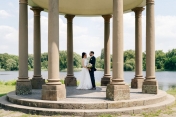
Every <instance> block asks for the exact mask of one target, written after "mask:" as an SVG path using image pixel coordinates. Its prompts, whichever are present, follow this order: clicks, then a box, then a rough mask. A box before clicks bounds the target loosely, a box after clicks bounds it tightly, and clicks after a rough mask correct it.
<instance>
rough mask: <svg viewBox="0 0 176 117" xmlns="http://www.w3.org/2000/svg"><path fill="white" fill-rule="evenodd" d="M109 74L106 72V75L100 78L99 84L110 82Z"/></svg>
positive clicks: (104, 84) (105, 84)
mask: <svg viewBox="0 0 176 117" xmlns="http://www.w3.org/2000/svg"><path fill="white" fill-rule="evenodd" d="M111 78H112V77H111V75H110V74H108V75H106V74H105V75H104V76H103V78H102V79H101V86H107V85H108V84H110V82H111Z"/></svg>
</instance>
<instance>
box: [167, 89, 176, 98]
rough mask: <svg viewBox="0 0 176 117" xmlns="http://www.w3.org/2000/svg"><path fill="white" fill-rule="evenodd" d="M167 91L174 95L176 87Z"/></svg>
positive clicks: (175, 94)
mask: <svg viewBox="0 0 176 117" xmlns="http://www.w3.org/2000/svg"><path fill="white" fill-rule="evenodd" d="M167 93H168V94H171V95H173V96H175V97H176V88H170V89H169V90H167Z"/></svg>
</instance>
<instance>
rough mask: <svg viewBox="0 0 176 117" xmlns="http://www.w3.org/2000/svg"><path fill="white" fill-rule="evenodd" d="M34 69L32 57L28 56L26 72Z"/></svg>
mask: <svg viewBox="0 0 176 117" xmlns="http://www.w3.org/2000/svg"><path fill="white" fill-rule="evenodd" d="M33 68H34V57H33V55H32V54H30V55H28V70H30V69H33Z"/></svg>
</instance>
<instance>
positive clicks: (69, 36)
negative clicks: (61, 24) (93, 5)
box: [64, 15, 77, 86]
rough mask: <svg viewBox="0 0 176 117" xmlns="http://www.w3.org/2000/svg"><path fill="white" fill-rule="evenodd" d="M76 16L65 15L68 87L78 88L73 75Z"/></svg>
mask: <svg viewBox="0 0 176 117" xmlns="http://www.w3.org/2000/svg"><path fill="white" fill-rule="evenodd" d="M74 17H75V16H74V15H65V18H66V19H67V76H66V78H65V81H64V83H65V85H66V86H77V81H76V78H75V77H74V73H73V18H74Z"/></svg>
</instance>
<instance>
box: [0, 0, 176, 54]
mask: <svg viewBox="0 0 176 117" xmlns="http://www.w3.org/2000/svg"><path fill="white" fill-rule="evenodd" d="M155 1H156V2H155V16H156V50H163V51H165V52H166V51H168V50H171V49H173V48H176V7H175V5H176V0H155ZM145 12H146V11H144V12H143V16H142V17H143V20H142V22H143V51H145V40H146V39H145V37H146V36H145V34H146V32H145V22H146V21H145V18H146V16H145V14H146V13H145ZM28 16H29V17H28V20H29V53H30V54H32V53H33V12H32V11H31V10H29V15H28ZM18 17H19V0H3V1H1V3H0V53H9V54H15V55H18V22H19V21H18ZM47 17H48V14H47V13H45V12H42V14H41V43H42V49H41V50H42V53H43V52H47V50H48V44H47V42H48V34H47V33H48V18H47ZM59 20H60V21H59V24H60V27H59V28H60V32H59V35H60V44H59V45H60V47H59V48H60V50H66V44H67V43H66V42H67V40H66V39H67V38H66V28H67V27H66V19H65V18H64V16H62V15H60V16H59ZM134 24H135V23H134V13H133V12H131V13H126V14H124V50H129V49H133V50H134V47H135V45H134V39H135V35H134V30H135V27H134ZM111 25H112V21H111ZM111 29H112V28H111ZM73 30H74V34H73V35H74V36H73V38H74V52H77V53H78V54H81V53H82V52H83V51H84V52H87V53H88V52H89V51H90V50H93V51H95V56H99V55H100V52H101V49H102V48H103V46H104V21H103V18H102V17H75V18H74V22H73ZM111 33H112V30H111ZM111 42H112V41H111ZM111 48H112V47H111Z"/></svg>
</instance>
